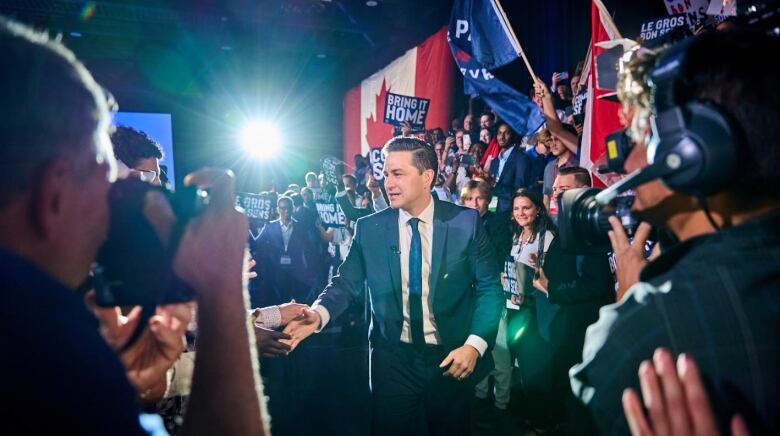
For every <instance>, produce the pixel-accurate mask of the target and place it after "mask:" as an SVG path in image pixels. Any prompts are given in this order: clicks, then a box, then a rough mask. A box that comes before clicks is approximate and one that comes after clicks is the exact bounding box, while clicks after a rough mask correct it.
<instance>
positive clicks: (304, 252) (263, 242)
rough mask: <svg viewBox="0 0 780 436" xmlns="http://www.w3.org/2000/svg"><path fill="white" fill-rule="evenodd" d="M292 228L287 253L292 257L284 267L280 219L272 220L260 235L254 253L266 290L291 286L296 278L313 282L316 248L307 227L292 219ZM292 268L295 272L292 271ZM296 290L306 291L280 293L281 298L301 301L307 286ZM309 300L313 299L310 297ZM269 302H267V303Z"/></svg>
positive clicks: (260, 277)
mask: <svg viewBox="0 0 780 436" xmlns="http://www.w3.org/2000/svg"><path fill="white" fill-rule="evenodd" d="M293 223H294V224H293V231H292V234H291V235H290V242H289V243H288V245H287V253H286V255H287V256H290V265H289V266H286V267H285V266H282V265H281V262H280V261H281V257H282V255H283V254H285V251H284V239H283V237H282V227H281V225H280V224H279V220H278V219H277V220H274V221H271V222H270V223H268V224H266V225H265V227H263V230H262V231H261V232H260V236H259V237H258V238H257V242H256V249H255V252H256V254H257V255H258V259H256V260H257V266H258V276H259V279H260V281H261V282H262V283H263V284H264V285H265V286H261V288H264V289H267V287H271V288H273V289H276V290H277V291H278V289H277V288H288V287H289V285H290V281H291V280H292V279H293V278H294V279H295V281H296V282H297V283H298V284H304V285H307V286H312V285H314V282H313V276H314V271H313V267H314V266H315V265H317V263H316V259H315V257H316V255H317V252H316V248H315V247H313V246H312V244H311V241H310V239H309V235H308V234H307V232H306V228H305V227H303V225H302V224H301V223H300V222H298V221H296V220H295V219H293ZM290 270H293V271H294V273H291V272H290ZM296 291H297V292H301V293H303V294H299V295H291V296H286V295H280V296H279V297H280V298H287V297H293V298H295V299H296V301H298V302H304V301H305V297H306V294H308V290H307V289H300V290H298V289H296ZM309 299H310V300H309V301H311V299H313V297H312V296H310V297H309ZM286 301H289V300H288V299H285V300H284V301H278V302H273V303H270V304H280V303H284V302H286ZM266 303H268V302H266Z"/></svg>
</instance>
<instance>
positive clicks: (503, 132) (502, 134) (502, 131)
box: [496, 124, 512, 148]
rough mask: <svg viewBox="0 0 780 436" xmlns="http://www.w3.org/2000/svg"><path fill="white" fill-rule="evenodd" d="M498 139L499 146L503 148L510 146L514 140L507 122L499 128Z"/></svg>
mask: <svg viewBox="0 0 780 436" xmlns="http://www.w3.org/2000/svg"><path fill="white" fill-rule="evenodd" d="M496 141H498V146H499V147H501V148H507V147H509V144H510V143H511V141H512V132H510V131H509V127H507V126H506V124H502V125H501V127H499V128H498V133H496Z"/></svg>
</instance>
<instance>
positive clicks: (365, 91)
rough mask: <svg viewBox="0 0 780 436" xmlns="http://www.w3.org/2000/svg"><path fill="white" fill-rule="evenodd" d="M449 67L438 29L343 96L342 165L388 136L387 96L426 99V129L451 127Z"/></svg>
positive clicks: (443, 31) (446, 47)
mask: <svg viewBox="0 0 780 436" xmlns="http://www.w3.org/2000/svg"><path fill="white" fill-rule="evenodd" d="M454 67H455V65H454V63H453V61H452V54H451V53H450V47H449V44H447V29H446V28H443V29H441V30H440V31H438V32H436V33H435V34H434V35H432V36H431V37H429V38H428V39H426V40H425V41H424V42H423V43H422V44H420V45H418V46H417V47H414V48H412V49H411V50H408V51H407V52H406V53H405V54H404V55H403V56H401V57H399V58H398V59H396V60H394V61H393V62H391V63H390V64H389V65H388V66H386V67H385V68H383V69H381V70H379V71H377V72H376V73H374V74H373V75H372V76H371V77H369V78H367V79H365V80H363V81H362V82H360V84H359V85H357V86H355V87H354V88H352V89H350V90H349V91H348V92H347V93H346V95H345V96H344V161H345V162H352V158H353V156H354V155H356V154H362V155H365V154H366V152H368V150H369V149H370V148H376V147H381V146H383V145H384V144H385V142H387V141H388V140H389V139H390V138H392V136H393V126H392V125H390V124H385V122H384V117H385V97H386V95H387V93H388V92H392V93H394V94H400V95H406V96H410V97H418V98H427V99H430V101H431V103H430V108H429V109H428V115H427V119H426V123H425V128H426V129H432V128H435V127H441V128H442V129H443V130H444V131H445V132H446V131H447V130H448V129H449V126H450V121H449V120H450V115H451V111H452V87H453V76H454V72H455V70H454Z"/></svg>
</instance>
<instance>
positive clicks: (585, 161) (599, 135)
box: [580, 0, 623, 186]
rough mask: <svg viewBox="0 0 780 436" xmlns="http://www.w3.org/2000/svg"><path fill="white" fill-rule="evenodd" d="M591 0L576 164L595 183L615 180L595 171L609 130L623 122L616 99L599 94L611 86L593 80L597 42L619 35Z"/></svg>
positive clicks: (602, 157) (603, 157)
mask: <svg viewBox="0 0 780 436" xmlns="http://www.w3.org/2000/svg"><path fill="white" fill-rule="evenodd" d="M595 1H596V0H594V1H593V3H592V5H591V41H590V44H591V46H590V47H589V57H588V59H587V60H586V65H585V68H584V69H585V72H584V73H583V77H586V76H587V81H588V82H587V86H588V89H589V94H588V107H587V110H586V113H585V122H584V123H585V124H584V131H583V137H582V149H581V152H580V165H581V166H583V167H584V168H587V169H588V170H589V171H590V172H591V174H593V176H594V177H593V183H594V185H595V186H605V185H611V184H612V183H614V181H616V179H615V178H614V175H606V174H599V173H598V167H599V165H604V164H606V141H605V138H606V137H607V135H609V134H610V133H612V132H614V131H616V130H620V129H622V128H623V125H622V124H621V122H620V118H619V115H618V111H619V110H620V103H617V102H614V101H610V100H606V99H604V98H600V97H601V96H603V95H605V94H608V93H610V92H614V90H603V89H599V88H598V85H597V83H596V56H598V55H600V54H601V53H602V52H603V51H604V49H603V48H601V47H598V46H597V44H598V43H600V42H604V41H611V40H615V39H618V38H619V35H617V31H616V29H615V28H614V24H613V23H612V22H611V21H610V17H609V16H605V14H602V13H600V11H599V8H598V7H597V6H596V3H595Z"/></svg>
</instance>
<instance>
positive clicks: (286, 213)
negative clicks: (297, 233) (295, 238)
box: [276, 200, 293, 223]
mask: <svg viewBox="0 0 780 436" xmlns="http://www.w3.org/2000/svg"><path fill="white" fill-rule="evenodd" d="M276 209H277V210H278V211H279V219H281V220H282V222H283V223H287V222H289V221H290V217H292V212H293V211H292V202H290V201H286V200H284V201H280V202H278V203H276Z"/></svg>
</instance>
